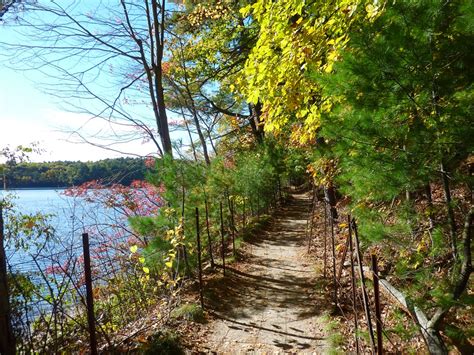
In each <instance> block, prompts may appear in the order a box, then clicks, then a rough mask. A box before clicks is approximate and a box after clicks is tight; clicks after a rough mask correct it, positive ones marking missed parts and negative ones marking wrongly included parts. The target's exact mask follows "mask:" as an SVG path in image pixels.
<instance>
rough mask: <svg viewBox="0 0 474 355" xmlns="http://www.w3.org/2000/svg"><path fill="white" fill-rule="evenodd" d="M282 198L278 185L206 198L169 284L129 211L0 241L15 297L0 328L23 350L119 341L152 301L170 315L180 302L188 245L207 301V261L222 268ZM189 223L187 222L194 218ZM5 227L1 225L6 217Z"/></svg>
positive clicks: (110, 345) (109, 345)
mask: <svg viewBox="0 0 474 355" xmlns="http://www.w3.org/2000/svg"><path fill="white" fill-rule="evenodd" d="M281 198H282V195H281V192H280V193H277V192H275V193H274V198H273V199H271V200H269V201H267V202H263V201H261V202H259V203H257V204H256V205H250V206H248V205H246V200H245V199H243V203H240V204H238V205H237V203H236V202H235V199H233V198H232V197H231V196H226V197H225V199H221V200H220V203H219V202H218V203H217V205H218V208H216V206H215V204H216V202H215V201H214V205H213V206H210V202H209V207H213V208H212V209H211V208H207V207H208V205H207V202H206V206H205V207H206V208H204V209H201V211H199V210H198V209H196V221H195V223H196V224H195V225H194V226H193V228H194V230H196V231H198V233H197V235H195V236H194V235H193V236H191V239H192V240H190V239H189V238H188V240H187V242H186V243H182V244H180V245H179V246H176V253H177V259H176V260H175V262H174V263H173V269H172V270H168V272H169V273H170V277H169V279H170V280H171V282H172V281H173V280H174V281H176V282H175V283H174V285H175V286H173V288H171V289H170V288H168V285H166V283H165V284H163V283H161V282H160V275H157V273H151V272H150V271H149V270H147V271H146V272H145V271H144V270H145V269H148V267H145V265H149V264H148V262H147V264H144V263H143V261H142V260H141V259H142V257H141V255H142V254H141V253H140V252H141V251H143V250H144V249H145V248H146V246H147V245H148V243H150V242H151V240H152V237H150V238H148V239H147V237H143V236H141V235H137V234H135V233H134V232H133V230H132V229H131V228H130V226H129V223H128V218H127V217H129V216H125V217H124V216H123V215H120V216H118V217H117V216H116V215H114V216H113V218H112V220H111V219H108V218H107V219H104V218H103V216H102V217H98V216H97V215H94V212H93V211H90V210H89V211H88V217H87V218H88V220H89V223H88V225H87V226H85V225H84V223H82V224H81V223H78V227H77V228H76V229H74V230H73V231H72V232H69V233H67V234H64V235H59V234H57V233H55V234H54V235H52V236H51V237H50V238H46V239H42V240H41V242H40V243H37V244H32V245H31V247H30V248H23V250H22V252H21V253H20V252H18V251H16V249H15V248H8V246H6V245H0V250H5V248H4V247H7V248H6V249H7V250H9V251H10V252H9V253H8V254H9V255H7V256H6V257H5V266H6V270H4V272H3V273H2V270H0V276H1V275H2V274H3V275H4V276H5V277H6V279H7V281H8V285H9V288H8V290H6V291H8V293H6V295H7V298H8V299H9V301H10V309H9V311H8V312H7V311H6V310H4V309H0V313H1V314H7V313H9V314H10V317H9V318H10V324H6V323H5V324H3V323H2V324H0V333H3V332H7V333H8V332H11V333H12V339H11V342H12V346H11V348H13V349H15V350H16V352H20V353H30V352H39V353H60V352H75V351H78V352H80V351H81V349H84V348H87V349H90V351H91V352H92V353H96V352H97V351H99V350H100V349H102V350H103V349H117V342H118V341H117V339H116V338H117V337H116V335H117V333H119V332H120V331H121V330H124V329H127V326H129V325H130V324H131V323H132V322H134V321H136V320H139V319H141V318H145V317H147V315H148V313H149V310H150V307H152V306H156V305H157V304H158V303H160V304H162V303H166V304H167V305H166V307H168V313H167V314H168V315H169V312H170V309H171V307H173V306H174V305H175V304H176V303H177V301H176V299H173V297H179V296H176V294H177V292H174V291H176V290H177V289H178V288H179V287H180V285H181V284H180V282H181V281H180V282H178V281H177V280H179V279H181V278H180V277H179V276H180V273H181V271H182V270H183V268H185V267H186V268H188V267H189V265H188V259H189V256H190V253H192V254H193V255H194V256H197V258H198V260H197V261H198V262H197V265H196V264H193V265H191V267H192V268H193V270H187V271H186V274H187V275H188V276H187V277H191V278H192V279H194V278H196V276H199V275H200V277H199V278H198V279H199V281H200V282H199V285H200V291H201V292H200V294H201V298H200V301H201V305H202V307H203V308H204V307H205V305H204V300H203V297H202V292H203V282H202V269H203V264H205V263H210V264H211V267H214V266H220V267H222V270H223V272H224V273H225V263H226V258H227V257H229V255H228V254H229V252H230V251H231V252H232V254H233V255H234V256H235V255H236V238H238V237H241V236H242V235H243V234H244V233H245V231H246V230H248V228H251V227H252V226H253V225H255V223H256V222H258V221H260V220H261V218H262V215H263V214H264V213H268V212H269V210H270V209H272V208H273V209H275V208H276V207H277V206H278V205H279V204H281ZM0 210H1V209H0ZM96 212H97V213H98V214H102V213H103V211H100V210H97V211H96ZM199 217H200V219H199ZM193 222H194V221H193ZM187 223H188V227H189V224H190V223H192V222H191V221H188V222H187ZM1 230H2V232H3V231H4V230H3V225H2V228H1ZM81 230H82V231H81ZM193 234H194V233H193ZM81 236H82V238H81ZM198 237H199V238H198ZM1 239H2V244H3V243H4V242H5V240H12V239H9V238H5V235H3V233H2V238H1ZM188 242H191V244H193V243H194V244H195V245H197V250H194V248H193V250H189V249H188V247H187V245H188ZM137 249H138V250H139V252H136V251H135V250H137ZM167 252H169V251H168V250H161V249H159V248H158V249H156V250H154V251H151V252H150V251H149V252H147V254H146V257H147V260H155V259H156V260H162V259H163V255H164V254H166V253H167ZM20 254H21V255H20ZM196 254H197V255H196ZM0 264H1V258H0ZM196 269H197V270H196ZM189 271H190V273H188V272H189ZM195 271H197V272H196V273H195ZM0 288H1V286H0ZM0 291H2V290H1V289H0ZM0 298H1V297H0ZM162 317H163V318H164V317H166V315H165V314H163V315H162ZM138 328H140V329H142V328H143V329H145V328H144V327H142V326H139V327H138ZM131 333H132V334H130V332H129V334H127V335H126V336H125V337H122V338H121V339H122V340H121V341H122V342H123V339H124V338H127V337H128V336H131V335H136V332H135V331H133V332H131ZM0 340H1V339H0ZM0 345H2V344H0ZM98 349H99V350H98Z"/></svg>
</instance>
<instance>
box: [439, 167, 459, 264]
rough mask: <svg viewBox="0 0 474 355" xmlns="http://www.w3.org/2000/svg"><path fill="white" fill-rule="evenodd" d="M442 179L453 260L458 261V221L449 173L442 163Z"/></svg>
mask: <svg viewBox="0 0 474 355" xmlns="http://www.w3.org/2000/svg"><path fill="white" fill-rule="evenodd" d="M441 178H442V180H443V189H444V199H445V202H446V209H447V212H448V222H449V236H450V239H451V240H450V242H451V252H452V253H453V258H454V260H456V257H457V241H456V220H455V218H454V209H453V204H452V198H451V188H450V186H449V178H448V172H447V171H446V166H445V165H444V163H441Z"/></svg>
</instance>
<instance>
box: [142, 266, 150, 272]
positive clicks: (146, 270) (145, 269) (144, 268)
mask: <svg viewBox="0 0 474 355" xmlns="http://www.w3.org/2000/svg"><path fill="white" fill-rule="evenodd" d="M143 272H144V273H145V274H149V273H150V269H149V268H147V267H146V266H144V267H143Z"/></svg>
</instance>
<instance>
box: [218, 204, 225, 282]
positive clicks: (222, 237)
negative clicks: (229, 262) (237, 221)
mask: <svg viewBox="0 0 474 355" xmlns="http://www.w3.org/2000/svg"><path fill="white" fill-rule="evenodd" d="M219 207H220V213H221V244H222V245H221V253H222V271H223V273H224V276H225V242H224V218H223V216H222V201H221V202H220V204H219Z"/></svg>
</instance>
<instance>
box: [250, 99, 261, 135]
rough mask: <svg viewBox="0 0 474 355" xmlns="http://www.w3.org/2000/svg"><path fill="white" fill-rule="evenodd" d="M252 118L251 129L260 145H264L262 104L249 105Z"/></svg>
mask: <svg viewBox="0 0 474 355" xmlns="http://www.w3.org/2000/svg"><path fill="white" fill-rule="evenodd" d="M249 110H250V116H249V118H248V120H249V124H250V128H251V129H252V133H253V135H254V136H255V138H256V139H257V142H258V143H259V144H262V143H263V138H264V132H263V125H262V124H261V123H262V121H261V116H262V104H261V103H259V102H258V103H257V104H256V105H252V104H250V105H249Z"/></svg>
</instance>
